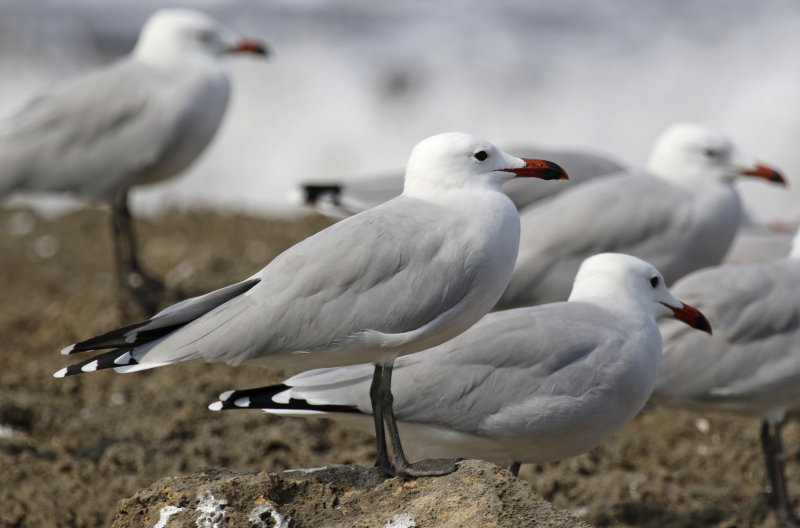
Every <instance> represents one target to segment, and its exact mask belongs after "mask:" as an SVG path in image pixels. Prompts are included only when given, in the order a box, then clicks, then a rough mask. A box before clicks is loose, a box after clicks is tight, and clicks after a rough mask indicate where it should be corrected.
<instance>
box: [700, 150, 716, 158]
mask: <svg viewBox="0 0 800 528" xmlns="http://www.w3.org/2000/svg"><path fill="white" fill-rule="evenodd" d="M703 154H705V155H706V156H707V157H709V158H716V157H717V156H719V150H717V149H713V148H706V149H704V150H703Z"/></svg>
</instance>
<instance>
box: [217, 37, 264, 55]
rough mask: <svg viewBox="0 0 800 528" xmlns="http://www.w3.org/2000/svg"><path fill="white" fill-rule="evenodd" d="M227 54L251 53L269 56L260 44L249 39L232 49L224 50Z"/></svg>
mask: <svg viewBox="0 0 800 528" xmlns="http://www.w3.org/2000/svg"><path fill="white" fill-rule="evenodd" d="M225 51H226V52H227V53H253V54H255V55H264V56H265V57H266V56H267V55H269V50H268V49H267V47H266V46H264V45H263V44H261V43H260V42H256V41H255V40H250V39H242V40H240V41H239V42H237V43H236V45H235V46H233V47H232V48H228V49H227V50H225Z"/></svg>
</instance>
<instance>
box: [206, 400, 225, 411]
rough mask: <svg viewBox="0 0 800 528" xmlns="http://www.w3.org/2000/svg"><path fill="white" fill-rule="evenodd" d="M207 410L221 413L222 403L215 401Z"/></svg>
mask: <svg viewBox="0 0 800 528" xmlns="http://www.w3.org/2000/svg"><path fill="white" fill-rule="evenodd" d="M208 408H209V410H212V411H221V410H222V402H221V401H215V402H214V403H212V404H210V405H209V406H208Z"/></svg>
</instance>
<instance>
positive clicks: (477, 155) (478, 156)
mask: <svg viewBox="0 0 800 528" xmlns="http://www.w3.org/2000/svg"><path fill="white" fill-rule="evenodd" d="M472 156H473V157H474V158H475V159H476V160H478V161H483V160H485V159H486V158H488V157H489V155H488V154H487V153H486V151H485V150H479V151H477V152H476V153H475V154H473V155H472Z"/></svg>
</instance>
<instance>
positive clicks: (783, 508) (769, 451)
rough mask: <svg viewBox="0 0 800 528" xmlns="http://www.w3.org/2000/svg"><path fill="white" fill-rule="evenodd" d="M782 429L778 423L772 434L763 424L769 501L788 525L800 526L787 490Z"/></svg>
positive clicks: (762, 444)
mask: <svg viewBox="0 0 800 528" xmlns="http://www.w3.org/2000/svg"><path fill="white" fill-rule="evenodd" d="M782 428H783V422H778V423H776V424H774V425H773V426H772V431H771V432H770V424H769V423H767V422H766V421H764V422H763V423H762V424H761V448H762V449H763V451H764V461H765V463H766V468H767V478H768V479H769V488H770V489H769V490H768V492H767V501H768V503H769V505H770V506H771V507H772V508H773V509H774V510H775V511H776V512H777V514H778V517H780V519H781V520H782V521H783V522H784V523H785V524H786V525H788V526H800V519H799V518H798V517H797V516H796V515H795V513H794V512H793V511H792V509H791V506H790V503H789V494H788V492H787V490H786V452H785V451H784V450H783V442H782V441H781V429H782Z"/></svg>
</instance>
